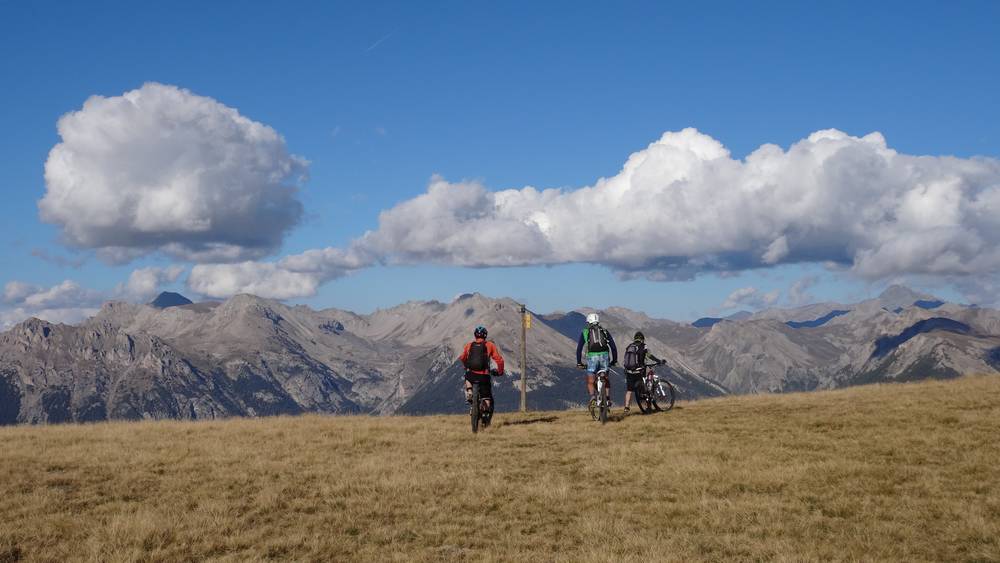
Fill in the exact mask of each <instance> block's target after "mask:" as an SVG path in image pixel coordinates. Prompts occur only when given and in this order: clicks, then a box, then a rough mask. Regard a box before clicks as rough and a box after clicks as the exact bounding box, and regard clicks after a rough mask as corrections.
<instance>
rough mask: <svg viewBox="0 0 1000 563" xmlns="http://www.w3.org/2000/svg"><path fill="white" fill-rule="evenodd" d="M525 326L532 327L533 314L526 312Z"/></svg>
mask: <svg viewBox="0 0 1000 563" xmlns="http://www.w3.org/2000/svg"><path fill="white" fill-rule="evenodd" d="M524 328H531V314H530V313H525V314H524Z"/></svg>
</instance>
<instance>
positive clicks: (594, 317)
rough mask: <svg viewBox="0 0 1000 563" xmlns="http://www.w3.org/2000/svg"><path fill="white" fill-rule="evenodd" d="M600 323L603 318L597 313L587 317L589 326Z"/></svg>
mask: <svg viewBox="0 0 1000 563" xmlns="http://www.w3.org/2000/svg"><path fill="white" fill-rule="evenodd" d="M600 321H601V317H598V316H597V313H591V314H589V315H587V324H589V325H596V324H597V323H598V322H600Z"/></svg>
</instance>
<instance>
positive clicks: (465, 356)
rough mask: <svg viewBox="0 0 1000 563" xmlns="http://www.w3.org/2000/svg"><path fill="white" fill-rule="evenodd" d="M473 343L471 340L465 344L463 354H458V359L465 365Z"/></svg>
mask: <svg viewBox="0 0 1000 563" xmlns="http://www.w3.org/2000/svg"><path fill="white" fill-rule="evenodd" d="M471 345H472V343H471V342H469V343H467V344H466V345H465V349H463V350H462V353H461V355H459V356H458V361H460V362H462V365H463V366H464V365H465V362H466V360H468V359H469V346H471Z"/></svg>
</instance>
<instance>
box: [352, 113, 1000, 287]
mask: <svg viewBox="0 0 1000 563" xmlns="http://www.w3.org/2000/svg"><path fill="white" fill-rule="evenodd" d="M354 248H356V249H361V250H363V251H365V252H367V253H369V254H371V255H373V256H377V257H378V259H379V260H380V261H384V262H388V263H419V262H433V263H441V264H455V265H462V266H514V265H531V264H563V263H573V262H584V263H595V264H603V265H606V266H608V267H610V268H612V269H614V270H616V271H617V272H618V273H619V275H621V276H623V277H648V278H650V279H655V280H670V279H690V278H692V277H693V276H695V275H697V274H699V273H702V272H708V271H713V272H733V271H740V270H745V269H750V268H759V267H769V266H774V265H780V264H786V263H807V262H811V263H832V264H838V265H841V266H844V267H848V268H850V269H851V270H852V271H853V272H854V273H855V274H856V275H859V276H861V277H864V278H866V279H882V278H887V277H891V276H894V275H900V274H931V275H966V274H980V273H983V272H996V271H998V270H1000V161H998V160H996V159H989V158H968V159H963V158H954V157H933V156H913V155H906V154H900V153H898V152H897V151H895V150H893V149H891V148H889V147H888V146H887V145H886V142H885V139H884V138H883V137H882V135H880V134H878V133H872V134H870V135H866V136H864V137H854V136H851V135H848V134H846V133H843V132H840V131H836V130H825V131H818V132H816V133H813V134H812V135H810V136H809V137H808V138H806V139H803V140H801V141H799V142H797V143H795V144H793V145H792V146H791V147H790V148H788V149H787V150H784V149H782V148H780V147H778V146H776V145H770V144H768V145H763V146H761V147H760V148H758V149H757V150H755V151H754V152H753V153H751V154H750V155H748V156H747V157H746V158H745V159H743V160H737V159H734V158H732V156H731V155H730V153H729V151H728V150H726V148H725V147H724V146H723V145H722V144H721V143H719V142H718V141H716V140H715V139H713V138H711V137H709V136H708V135H704V134H702V133H699V132H698V131H696V130H694V129H685V130H683V131H680V132H668V133H666V134H664V135H663V136H662V137H661V138H660V139H659V140H657V141H656V142H654V143H652V144H651V145H649V146H648V147H647V148H646V149H644V150H641V151H639V152H636V153H634V154H632V155H631V156H630V157H629V158H628V160H627V161H626V163H625V165H624V167H623V168H622V170H621V171H620V172H619V173H618V174H617V175H615V176H613V177H611V178H602V179H599V180H598V181H597V182H595V183H594V184H593V185H591V186H586V187H583V188H579V189H576V190H562V189H546V190H539V189H536V188H534V187H525V188H521V189H510V190H502V191H490V190H489V189H487V188H486V187H485V186H484V185H482V184H480V183H477V182H459V183H452V182H448V181H446V180H444V179H443V178H440V177H434V178H433V179H432V180H431V182H430V186H429V188H428V190H427V192H426V193H424V194H422V195H420V196H418V197H416V198H413V199H411V200H408V201H404V202H402V203H400V204H399V205H397V206H395V207H393V208H391V209H389V210H386V211H384V212H383V213H382V214H381V215H380V217H379V225H378V228H377V229H375V230H374V231H371V232H369V233H366V234H365V235H364V236H363V237H361V238H360V239H358V240H357V241H356V242H355V245H354Z"/></svg>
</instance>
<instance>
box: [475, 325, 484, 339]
mask: <svg viewBox="0 0 1000 563" xmlns="http://www.w3.org/2000/svg"><path fill="white" fill-rule="evenodd" d="M472 334H473V336H475V337H476V338H486V327H485V326H482V325H480V326H477V327H476V330H475V331H474V332H473V333H472Z"/></svg>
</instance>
